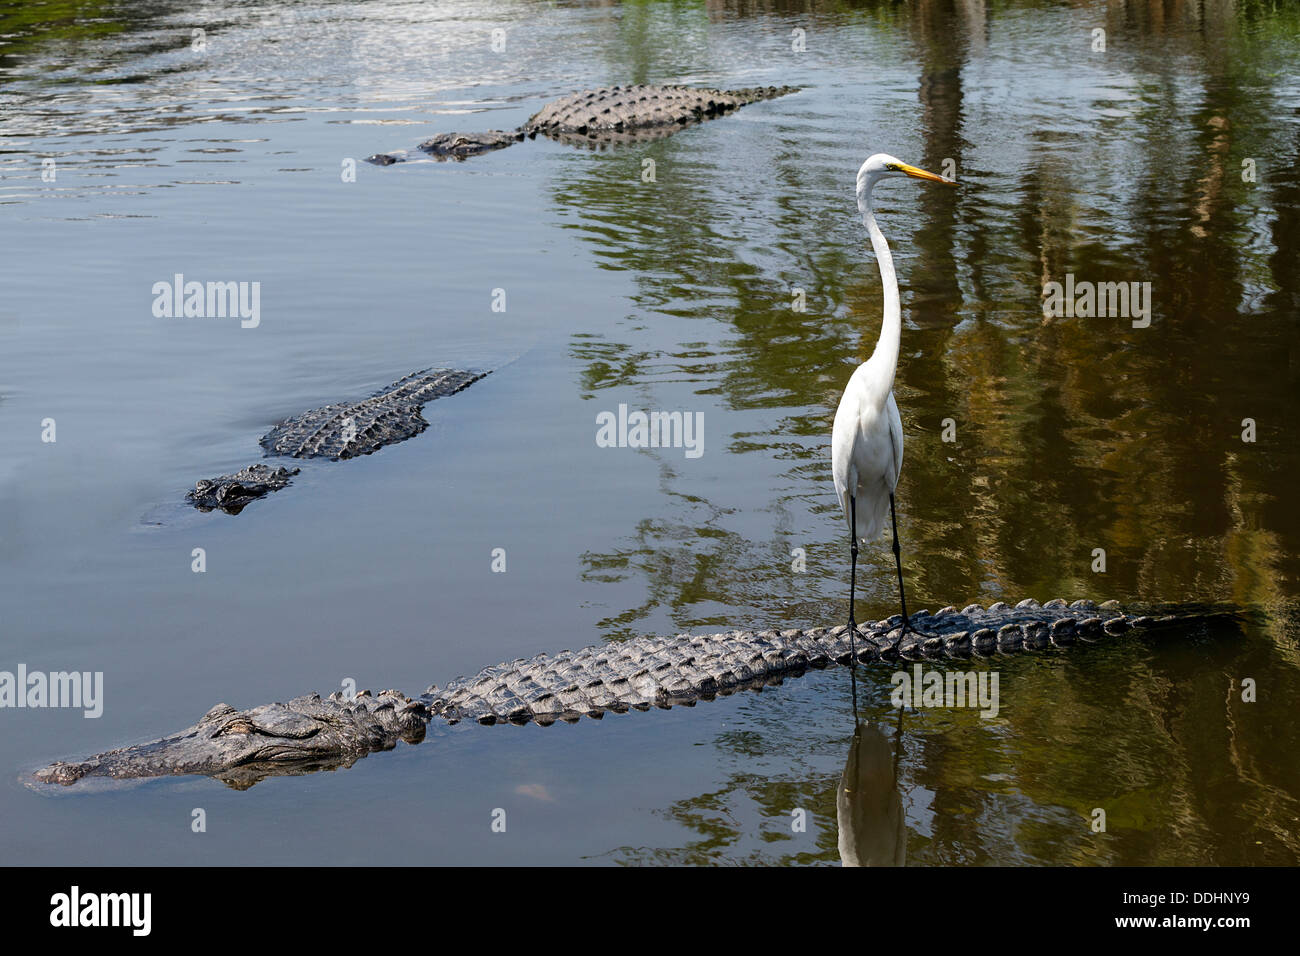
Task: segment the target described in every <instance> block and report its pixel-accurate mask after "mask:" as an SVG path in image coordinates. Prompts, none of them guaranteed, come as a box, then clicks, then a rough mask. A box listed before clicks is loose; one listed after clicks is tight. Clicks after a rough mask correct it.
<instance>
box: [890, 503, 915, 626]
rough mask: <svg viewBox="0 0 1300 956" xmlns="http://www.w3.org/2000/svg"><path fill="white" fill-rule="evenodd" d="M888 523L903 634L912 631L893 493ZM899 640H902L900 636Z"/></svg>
mask: <svg viewBox="0 0 1300 956" xmlns="http://www.w3.org/2000/svg"><path fill="white" fill-rule="evenodd" d="M889 523H890V524H892V525H893V526H894V567H895V568H897V569H898V603H899V605H900V606H901V607H902V609H903V633H904V634H906V633H908V632H909V631H911V632H912V633H913V634H915V633H916V632H915V631H913V630H912V622H911V621H909V620H908V619H907V595H906V594H905V593H904V591H903V558H902V552H901V550H900V549H899V547H898V516H897V515H896V514H895V513H894V493H893V492H892V491H891V492H890V493H889ZM899 640H900V641H901V640H902V638H901V636H900V638H899Z"/></svg>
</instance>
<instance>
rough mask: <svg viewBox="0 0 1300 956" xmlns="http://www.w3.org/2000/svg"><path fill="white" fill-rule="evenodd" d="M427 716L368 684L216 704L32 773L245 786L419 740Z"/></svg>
mask: <svg viewBox="0 0 1300 956" xmlns="http://www.w3.org/2000/svg"><path fill="white" fill-rule="evenodd" d="M428 719H429V713H428V710H427V709H426V708H425V706H424V705H423V704H422V703H421V702H420V701H418V700H417V701H412V700H410V699H409V698H407V697H405V696H403V695H402V694H400V693H398V692H397V691H391V690H386V691H384V692H382V693H381V694H380V695H379V696H378V697H374V696H371V695H370V693H369V692H368V691H366V692H363V693H362V694H360V695H358V696H357V697H356V698H355V699H354V700H351V701H348V700H345V699H343V697H342V696H341V695H340V694H338V693H335V694H333V695H331V696H330V697H328V698H321V697H320V695H318V694H310V695H308V696H305V697H296V698H294V699H293V700H291V701H289V702H288V703H287V704H280V703H275V704H264V705H262V706H261V707H254V708H253V709H252V710H236V709H235V708H233V707H231V706H230V705H229V704H217V706H215V707H213V708H212V709H211V710H209V711H208V712H207V713H206V714H204V715H203V717H202V718H201V719H200V720H199V722H198V723H197V724H195V725H194V726H193V727H188V728H186V729H185V730H182V731H180V732H179V733H175V734H171V735H170V736H167V737H161V738H159V739H158V740H151V741H149V742H148V743H143V744H138V745H136V746H134V747H123V748H121V749H120V750H111V751H109V752H107V753H102V754H97V755H95V756H94V757H90V758H89V759H87V760H84V761H72V762H65V761H58V762H56V763H53V764H51V765H50V766H48V767H45V768H43V769H41V770H38V771H37V772H36V773H35V774H34V777H35V779H36V780H37V782H39V783H57V784H62V785H64V786H68V785H70V784H73V783H76V782H77V781H78V780H80V779H82V778H83V777H89V776H96V777H110V778H114V779H134V778H143V777H162V776H171V775H182V774H209V775H212V776H216V777H218V779H221V780H222V781H223V782H225V783H227V784H229V785H230V786H232V787H235V788H236V789H240V790H242V789H246V788H247V787H251V786H252V785H253V784H254V783H257V782H258V781H259V780H261V779H263V778H265V777H268V776H280V775H285V774H293V773H303V772H307V771H309V770H319V769H327V768H334V767H339V766H351V764H352V763H353V762H355V761H356V760H357V759H358V758H360V757H363V756H365V755H366V754H367V753H370V752H371V751H375V750H387V749H390V748H391V747H393V746H394V745H395V744H396V742H397V741H398V740H405V741H407V742H408V743H413V744H414V743H419V742H420V741H421V740H423V739H424V730H425V725H426V724H427V722H428Z"/></svg>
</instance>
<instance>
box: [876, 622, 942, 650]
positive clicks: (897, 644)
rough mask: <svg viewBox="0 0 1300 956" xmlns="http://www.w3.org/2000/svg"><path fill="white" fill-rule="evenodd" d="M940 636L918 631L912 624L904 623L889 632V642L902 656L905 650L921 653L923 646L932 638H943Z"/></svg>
mask: <svg viewBox="0 0 1300 956" xmlns="http://www.w3.org/2000/svg"><path fill="white" fill-rule="evenodd" d="M941 636H942V635H939V634H927V633H926V632H925V631H918V630H917V629H916V628H914V627H913V626H912V625H911V624H910V623H908V622H906V621H905V622H903V624H902V625H901V626H899V627H895V628H894V629H893V630H892V631H890V632H889V641H890V643H891V645H892V648H893V650H895V651H897V652H898V653H899V654H900V655H901V653H902V651H903V650H904V649H912V650H914V651H916V652H919V651H920V649H921V645H922V644H924V643H925V642H926V641H928V640H931V639H932V638H936V637H941Z"/></svg>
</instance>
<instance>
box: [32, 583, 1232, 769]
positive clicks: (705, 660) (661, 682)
mask: <svg viewBox="0 0 1300 956" xmlns="http://www.w3.org/2000/svg"><path fill="white" fill-rule="evenodd" d="M1238 620H1239V616H1238V614H1237V612H1236V611H1235V609H1231V608H1225V607H1222V606H1207V605H1185V606H1181V607H1166V608H1160V609H1151V610H1150V612H1149V613H1148V614H1139V613H1133V612H1127V613H1126V612H1124V611H1121V610H1119V609H1118V608H1117V607H1115V606H1114V605H1113V604H1103V605H1101V606H1097V605H1095V604H1092V603H1090V602H1087V601H1076V602H1074V603H1073V604H1070V605H1067V604H1066V603H1065V602H1064V601H1050V602H1048V603H1047V604H1045V605H1039V604H1038V603H1037V602H1036V601H1022V602H1021V603H1020V604H1018V605H1016V606H1015V607H1010V606H1008V605H1006V604H1001V603H998V604H994V605H992V606H990V607H988V608H982V607H979V606H978V605H971V606H970V607H967V608H965V609H963V610H960V611H959V610H957V609H956V608H944V609H943V610H942V611H939V612H937V613H935V614H927V613H926V612H921V613H919V614H916V615H913V617H912V623H913V625H914V626H915V627H917V628H918V629H921V630H924V631H925V632H927V633H926V635H925V636H923V637H919V638H914V639H912V640H909V641H907V642H906V643H903V641H902V638H901V637H900V635H899V634H898V623H899V622H898V619H896V618H890V619H887V620H883V621H876V622H873V623H869V624H866V625H862V626H861V627H860V628H859V633H858V636H857V641H856V648H857V653H858V659H859V660H860V661H861V662H862V663H864V664H866V663H871V662H874V661H884V662H894V663H896V662H897V661H898V660H899V659H900V658H901V659H905V660H920V659H931V658H937V659H961V658H967V657H971V656H980V657H992V656H995V655H1002V654H1013V653H1018V652H1021V651H1029V650H1039V649H1046V648H1049V647H1061V648H1064V647H1068V646H1070V645H1072V644H1075V643H1092V642H1097V641H1103V640H1107V639H1111V638H1114V637H1116V636H1118V635H1121V634H1124V633H1125V632H1127V631H1129V630H1165V631H1181V632H1183V633H1186V632H1188V631H1191V630H1195V629H1198V628H1200V629H1204V628H1207V627H1211V626H1215V625H1220V624H1228V625H1235V623H1236V622H1237V621H1238ZM900 644H901V646H900ZM849 647H850V641H849V634H848V629H847V628H845V627H844V626H843V625H841V626H840V627H835V628H830V629H829V630H828V629H826V628H813V629H810V630H786V631H780V632H777V631H763V632H760V633H754V632H752V631H732V632H729V633H725V634H710V635H704V636H696V637H691V636H689V635H683V636H680V637H675V638H639V639H637V640H633V641H629V642H627V643H624V644H615V645H599V646H595V647H588V648H584V649H582V650H579V651H562V652H560V653H559V654H556V655H554V656H547V655H545V654H542V655H539V656H538V657H535V658H533V659H532V660H530V661H514V662H512V663H508V664H499V665H496V666H494V667H488V668H485V669H484V670H482V671H480V672H479V673H478V674H476V675H474V676H473V677H468V678H460V679H458V680H454V681H452V682H451V683H450V684H448V685H447V687H446V688H445V689H443V690H439V689H438V688H436V687H430V688H429V690H428V691H427V692H426V693H425V694H423V695H422V696H420V697H418V698H416V699H414V700H412V699H411V698H408V697H406V696H405V695H403V694H401V693H399V692H398V691H392V690H386V691H383V692H382V693H380V694H379V695H378V696H377V697H372V696H371V695H370V694H369V693H368V692H363V693H362V694H359V695H358V696H357V697H356V698H355V699H353V700H346V699H344V698H343V697H342V695H340V694H338V693H334V694H332V695H330V696H329V697H328V698H321V697H320V696H319V695H316V694H312V695H309V696H306V697H297V698H295V699H293V700H291V701H289V703H287V704H278V703H277V704H266V705H263V706H261V707H255V708H253V709H252V710H235V709H234V708H233V707H230V706H228V705H226V704H218V705H217V706H216V707H214V708H212V710H210V711H208V713H207V714H205V715H204V716H203V718H202V719H201V720H200V721H199V722H198V723H197V724H195V725H194V726H193V727H189V728H187V729H185V730H182V731H181V732H180V733H176V734H172V735H171V736H168V737H162V738H160V739H158V740H153V741H149V742H148V743H144V744H139V745H137V746H134V747H124V748H122V749H120V750H113V751H109V752H108V753H103V754H97V755H96V756H93V757H89V758H87V759H86V760H82V761H72V762H63V761H60V762H58V763H54V764H51V765H50V766H48V767H45V768H44V769H42V770H39V771H37V772H36V773H35V775H34V781H35V782H36V783H44V784H51V783H54V784H64V785H68V784H72V783H75V782H76V781H78V780H80V779H82V778H85V777H92V776H94V777H109V778H114V779H131V778H142V777H161V776H168V775H173V774H207V775H210V776H214V777H217V778H218V779H220V780H222V781H224V782H226V783H227V784H229V785H230V786H232V787H236V788H238V789H243V788H246V787H250V786H252V785H253V784H255V783H257V782H258V781H259V780H261V779H263V778H265V777H268V776H280V775H288V774H301V773H309V772H311V771H313V770H317V769H324V768H336V767H343V766H350V765H351V764H352V763H354V762H355V761H356V760H357V759H359V758H360V757H363V756H365V755H366V754H367V753H370V752H372V751H376V750H387V749H390V748H392V747H394V746H396V743H397V741H398V740H406V741H407V742H409V743H419V742H420V740H422V739H423V738H424V732H425V728H426V726H427V724H428V723H429V721H431V720H432V719H433V718H434V717H440V718H442V719H443V720H446V721H447V722H449V723H456V722H457V721H462V720H464V721H476V722H478V723H482V724H495V723H516V724H518V723H528V722H534V723H538V724H542V725H546V724H552V723H555V722H556V721H560V720H562V721H569V722H572V721H576V720H579V719H580V718H582V717H584V716H586V717H596V718H598V717H601V716H603V715H604V714H605V713H606V712H609V711H612V712H614V713H625V712H627V711H629V710H649V709H650V708H651V707H665V708H666V707H671V706H673V705H675V704H686V705H689V704H693V703H695V702H696V701H702V700H712V699H713V698H715V697H720V696H725V695H727V694H731V693H735V692H736V691H739V690H744V689H748V688H756V687H762V686H764V685H767V684H779V683H780V682H781V681H782V680H784V679H785V678H787V677H797V676H799V675H800V674H802V673H804V672H805V671H806V670H807V669H808V668H821V667H826V666H828V665H829V664H832V663H839V664H848V663H849V662H850V660H851V657H850V650H849Z"/></svg>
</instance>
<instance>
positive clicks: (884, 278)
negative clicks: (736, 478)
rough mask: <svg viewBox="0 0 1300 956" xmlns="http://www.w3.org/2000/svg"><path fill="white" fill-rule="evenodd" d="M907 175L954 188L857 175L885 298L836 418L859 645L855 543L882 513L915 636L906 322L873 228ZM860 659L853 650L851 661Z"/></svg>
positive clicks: (889, 163) (872, 169) (886, 173)
mask: <svg viewBox="0 0 1300 956" xmlns="http://www.w3.org/2000/svg"><path fill="white" fill-rule="evenodd" d="M903 176H910V177H912V178H913V179H924V180H929V181H931V182H936V183H949V184H951V185H956V183H955V182H954V181H953V180H951V179H948V178H946V177H944V176H936V175H935V174H934V173H927V172H926V171H925V170H923V169H917V168H916V167H915V166H909V165H908V164H907V163H905V162H903V161H902V160H899V159H895V158H894V157H893V156H890V155H887V154H886V153H876V154H875V155H874V156H871V157H869V158H868V159H867V161H866V162H865V163H863V164H862V168H861V169H859V170H858V209H859V210H861V212H862V222H863V224H865V225H866V227H867V233H868V234H869V235H870V236H871V246H872V248H873V249H874V250H875V251H876V261H877V262H878V263H879V264H880V283H881V285H882V286H883V288H884V292H885V315H884V320H883V322H882V323H881V326H880V339H879V340H878V341H877V342H876V349H875V351H874V352H872V353H871V358H869V359H867V361H865V362H863V363H862V364H861V365H859V366H858V367H857V368H856V369H855V370H854V372H853V375H852V377H850V378H849V384H848V385H847V386H846V387H845V389H844V397H843V398H841V399H840V407H839V409H838V410H837V411H836V412H835V428H834V430H833V431H832V433H831V470H832V471H833V472H834V475H835V492H836V494H838V495H839V498H840V505H841V506H842V507H843V508H844V517H845V519H846V520H847V521H848V523H849V540H850V542H851V545H850V549H849V552H850V555H851V560H852V569H851V570H850V572H849V634H850V642H851V643H852V641H853V640H854V639H855V638H856V632H857V621H856V619H855V617H854V613H853V601H854V597H855V594H854V592H855V590H856V587H857V574H858V542H859V541H861V542H863V543H864V544H865V543H866V542H867V541H869V540H871V539H873V538H875V537H876V536H877V535H879V534H880V531H881V528H882V527H883V526H884V522H885V506H886V504H888V506H889V520H890V524H892V525H893V529H894V566H895V568H896V569H897V571H898V601H899V604H900V606H901V607H902V611H903V633H904V634H906V633H907V632H908V631H910V630H912V628H911V625H910V624H909V622H908V618H907V598H906V596H905V594H904V592H903V561H902V558H901V557H900V552H899V547H898V522H897V519H896V518H895V515H894V488H895V487H896V486H897V484H898V473H899V471H900V470H901V469H902V467H903V422H902V419H900V418H899V417H898V404H897V403H896V402H895V401H894V372H895V370H896V369H897V368H898V346H899V339H900V337H901V335H902V316H901V315H900V313H899V306H898V280H897V279H896V278H895V275H894V259H893V257H892V256H891V255H890V254H889V243H887V242H886V241H885V234H884V233H882V232H881V231H880V227H879V226H878V225H876V215H875V212H874V211H873V210H872V208H871V190H872V188H874V187H875V185H876V183H878V182H880V181H881V180H882V179H891V178H897V177H903ZM856 659H857V653H856V648H854V660H856Z"/></svg>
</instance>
